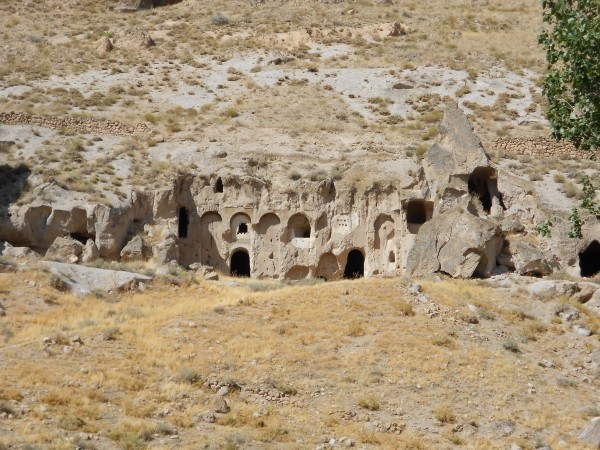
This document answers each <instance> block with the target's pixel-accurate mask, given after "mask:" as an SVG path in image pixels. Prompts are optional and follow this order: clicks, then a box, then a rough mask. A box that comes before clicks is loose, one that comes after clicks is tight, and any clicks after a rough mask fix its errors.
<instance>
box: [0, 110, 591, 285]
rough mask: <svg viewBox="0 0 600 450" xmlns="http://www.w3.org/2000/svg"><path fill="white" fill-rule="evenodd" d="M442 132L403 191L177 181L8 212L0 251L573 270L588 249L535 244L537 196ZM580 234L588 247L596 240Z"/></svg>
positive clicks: (373, 266)
mask: <svg viewBox="0 0 600 450" xmlns="http://www.w3.org/2000/svg"><path fill="white" fill-rule="evenodd" d="M440 131H441V139H440V140H439V143H437V144H435V145H434V146H433V147H432V148H431V149H430V150H429V151H428V152H427V153H426V154H425V156H424V158H423V162H422V170H421V173H420V174H415V176H414V180H406V182H404V181H403V182H402V183H401V185H403V186H410V188H409V189H399V188H396V187H393V186H391V185H388V186H375V187H371V188H369V189H366V190H364V191H362V192H359V191H357V190H356V188H354V187H353V186H349V185H347V184H345V183H344V181H343V180H341V181H339V182H334V181H333V180H331V179H328V180H324V181H320V182H308V181H304V180H302V179H301V180H298V181H296V182H294V183H293V184H292V185H290V186H278V187H277V186H272V185H271V183H270V181H269V180H264V179H259V178H256V177H252V176H233V175H228V174H226V173H217V174H214V175H213V176H211V177H206V176H195V175H194V174H187V175H180V176H178V178H176V179H174V180H173V181H172V184H171V185H170V186H168V187H166V188H165V189H163V190H160V191H156V192H142V191H134V192H132V193H131V195H130V197H129V199H128V200H127V201H125V202H123V203H121V204H118V205H110V206H107V205H94V204H88V203H82V204H75V205H68V206H66V205H61V204H60V202H53V203H45V202H43V201H39V200H37V201H34V203H32V204H29V205H26V206H20V207H19V206H16V205H14V204H11V205H7V206H6V207H5V208H4V209H3V211H2V212H1V214H0V240H2V241H7V242H8V243H10V244H11V245H12V246H20V247H30V248H32V249H34V250H35V251H37V252H39V253H40V254H47V256H48V257H52V258H58V259H62V260H69V261H71V262H89V261H90V260H92V259H94V258H95V257H102V258H105V259H110V260H117V259H123V260H126V261H131V260H134V259H141V258H154V260H155V262H156V264H157V265H158V266H164V265H168V264H171V263H173V264H180V265H182V266H185V267H189V266H192V267H195V266H197V265H198V264H200V265H203V266H211V267H214V268H215V269H217V270H218V271H220V272H222V273H227V274H230V273H231V274H234V275H248V276H252V277H256V278H286V279H292V280H297V279H303V278H315V277H320V278H324V279H327V280H333V279H338V278H341V277H354V276H362V275H364V276H397V275H403V274H408V275H411V276H423V275H427V274H430V273H435V272H444V273H447V274H449V275H451V276H455V277H472V276H480V277H487V276H490V275H492V274H495V273H503V272H507V271H517V272H519V273H522V274H533V275H545V274H547V273H549V272H550V271H551V270H553V269H557V268H567V269H569V270H571V271H573V272H577V271H578V270H579V268H578V263H579V260H580V257H579V256H578V255H579V253H584V252H585V251H586V248H587V247H589V245H590V243H591V242H592V241H591V240H590V241H589V242H580V241H578V242H575V241H572V242H569V241H568V240H564V239H559V238H557V239H555V240H550V241H541V240H540V238H539V237H538V234H537V232H536V231H535V227H534V225H535V224H536V223H537V222H539V220H540V218H541V217H544V215H545V212H544V211H543V209H541V208H540V206H539V205H537V203H536V200H535V196H534V194H533V193H532V192H531V191H530V190H528V186H527V185H526V183H524V182H522V180H521V181H519V180H518V179H517V180H515V179H514V177H511V176H510V175H509V174H504V173H499V172H498V171H497V169H496V168H495V167H494V166H493V164H491V163H490V161H489V159H488V157H487V155H486V154H485V152H484V150H483V147H482V145H481V142H480V141H479V139H478V138H477V136H475V135H474V134H473V132H472V127H471V125H470V123H469V122H468V120H467V119H466V117H465V116H464V115H463V113H462V112H461V111H460V110H459V109H458V107H450V108H448V110H447V111H446V113H445V115H444V118H443V120H442V122H441V124H440ZM589 227H591V228H589V229H588V230H587V232H586V236H594V235H595V236H599V235H600V233H599V232H598V231H599V230H598V226H597V224H592V225H589ZM75 243H76V244H75ZM593 248H595V247H593V245H592V249H593ZM584 259H585V256H584ZM588 259H589V258H588ZM591 260H593V257H591Z"/></svg>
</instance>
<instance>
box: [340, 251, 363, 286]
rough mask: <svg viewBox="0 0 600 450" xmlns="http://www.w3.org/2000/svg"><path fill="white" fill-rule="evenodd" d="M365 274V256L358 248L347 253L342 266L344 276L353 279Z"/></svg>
mask: <svg viewBox="0 0 600 450" xmlns="http://www.w3.org/2000/svg"><path fill="white" fill-rule="evenodd" d="M364 275H365V257H364V256H363V254H362V252H361V251H360V250H358V249H354V250H352V251H351V252H350V253H348V259H347V260H346V267H345V268H344V278H346V279H350V280H353V279H355V278H362V277H363V276H364Z"/></svg>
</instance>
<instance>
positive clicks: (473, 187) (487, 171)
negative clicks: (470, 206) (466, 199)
mask: <svg viewBox="0 0 600 450" xmlns="http://www.w3.org/2000/svg"><path fill="white" fill-rule="evenodd" d="M495 180H496V171H495V170H494V169H492V168H491V167H478V168H476V169H475V170H474V171H473V173H472V174H471V176H470V177H469V182H468V186H469V194H471V195H476V196H477V197H478V198H479V201H480V202H481V206H483V209H484V211H485V212H486V213H488V214H489V213H490V210H491V209H492V195H491V193H490V189H489V183H492V182H494V181H495Z"/></svg>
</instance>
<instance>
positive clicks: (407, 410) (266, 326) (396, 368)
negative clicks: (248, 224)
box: [0, 271, 600, 449]
mask: <svg viewBox="0 0 600 450" xmlns="http://www.w3.org/2000/svg"><path fill="white" fill-rule="evenodd" d="M176 280H177V279H173V278H172V279H171V283H167V282H160V281H159V282H157V283H156V284H155V285H154V286H150V287H147V288H146V290H145V291H144V292H137V293H136V292H132V293H125V294H114V295H112V294H111V295H108V296H91V297H86V298H77V297H73V296H71V295H70V294H63V293H61V292H59V291H56V290H55V289H54V288H52V287H50V281H51V280H50V276H49V275H48V274H46V273H44V272H39V271H36V272H30V271H27V272H24V273H22V274H20V275H19V276H16V275H14V274H10V273H5V274H0V293H1V296H2V305H3V307H4V308H5V311H6V316H5V317H2V318H0V327H1V329H2V335H3V337H4V338H3V340H4V342H3V344H2V346H1V347H0V355H1V358H2V362H3V363H2V365H1V366H0V376H1V377H2V379H3V380H4V382H3V383H2V387H1V388H0V401H1V402H2V405H3V408H4V409H5V410H7V411H9V413H10V414H12V418H3V419H0V445H10V444H29V445H32V446H34V447H32V448H65V449H67V448H72V447H73V442H76V440H77V439H81V438H82V437H83V438H84V440H83V441H81V445H85V446H87V447H85V446H84V447H83V448H103V449H104V448H130V449H136V448H140V449H141V448H146V447H147V448H198V447H201V446H202V445H204V444H207V445H208V447H207V448H298V449H300V448H314V447H315V446H316V445H318V444H320V443H323V442H327V441H329V440H330V439H332V438H337V439H340V438H341V437H350V438H351V439H352V440H353V441H354V442H355V443H356V445H358V446H359V447H363V446H366V447H367V448H368V447H383V448H412V449H429V448H455V447H457V446H458V447H464V446H466V447H465V448H477V449H488V448H489V449H492V448H508V447H509V446H510V445H511V444H512V443H517V444H518V445H520V446H522V448H531V449H533V448H535V447H536V445H539V444H540V443H548V444H550V445H551V446H552V448H553V449H567V448H569V449H572V448H583V447H580V446H578V445H579V444H577V441H576V437H577V435H578V433H579V432H580V430H581V429H582V427H584V426H585V424H586V423H587V421H588V417H589V415H590V414H591V415H593V414H595V413H594V411H598V408H600V404H598V403H597V398H598V381H597V379H595V378H594V377H593V376H591V375H590V372H589V364H588V357H587V355H588V354H589V352H590V351H591V350H592V349H593V348H595V347H597V339H596V338H595V337H591V338H584V337H582V336H578V335H576V334H575V333H574V332H573V331H572V329H571V327H572V323H568V322H565V323H563V321H562V320H561V318H560V317H559V316H558V313H559V312H560V311H563V310H565V308H569V307H571V308H578V310H579V313H580V319H579V323H581V324H582V325H585V326H587V327H589V328H590V329H592V330H600V320H599V319H598V317H597V316H594V315H593V314H591V313H588V312H587V311H586V309H585V307H584V306H580V305H569V304H565V303H564V300H562V299H558V300H557V299H550V298H548V299H541V300H535V299H532V298H529V297H528V295H527V294H526V292H525V291H524V290H522V289H521V290H519V289H516V288H515V289H513V291H515V292H514V295H512V296H510V295H506V294H505V293H503V292H501V291H500V290H498V289H493V288H490V287H487V286H486V285H485V283H477V282H473V281H450V280H448V281H424V282H422V284H423V287H424V291H425V294H426V297H425V298H423V297H421V298H420V299H419V298H418V297H414V296H412V295H409V294H407V290H406V289H405V287H404V285H403V283H402V282H401V281H400V280H367V281H354V282H348V281H346V282H336V283H321V284H315V285H306V284H305V285H294V286H286V285H282V284H279V283H276V282H253V281H248V282H242V283H241V284H240V285H239V286H228V285H227V284H223V283H210V284H209V283H206V282H195V281H193V279H191V278H189V277H184V278H179V280H180V281H179V283H178V284H179V285H177V284H173V282H174V281H176ZM469 305H471V306H469ZM467 312H468V314H467ZM73 336H79V337H80V338H81V340H82V341H83V345H80V344H77V343H72V342H71V339H72V337H73ZM44 337H48V338H50V339H51V340H52V342H53V343H52V344H49V345H44V344H43V339H44ZM65 346H68V350H66V352H65V350H64V348H65ZM219 381H220V382H221V384H226V385H228V386H229V387H230V393H229V394H227V395H226V396H225V399H226V401H227V402H228V403H229V406H230V407H231V411H230V412H228V413H226V414H215V416H216V417H215V420H216V421H215V422H214V423H207V422H206V421H205V420H206V412H207V410H211V409H212V408H214V401H215V398H216V397H217V394H216V388H214V389H211V388H210V387H209V384H210V383H214V382H219ZM259 387H260V388H261V389H264V390H265V392H269V393H268V395H269V396H271V397H269V398H271V400H269V399H268V398H267V397H266V396H264V395H259V394H257V393H255V392H256V389H257V388H259ZM276 397H280V398H281V400H276ZM387 427H392V428H391V429H392V430H393V431H394V432H392V433H390V432H387V431H386V430H385V428H387ZM507 427H508V431H506V429H507ZM511 428H514V429H512V430H511ZM88 436H91V438H92V439H91V440H89V441H88V440H85V439H87V437H88Z"/></svg>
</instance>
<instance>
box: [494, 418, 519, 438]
mask: <svg viewBox="0 0 600 450" xmlns="http://www.w3.org/2000/svg"><path fill="white" fill-rule="evenodd" d="M491 428H492V431H493V432H494V434H496V435H497V436H499V437H507V436H510V435H511V434H513V433H514V432H515V429H516V427H515V423H514V422H513V421H512V420H500V421H498V422H494V423H493V424H492V427H491Z"/></svg>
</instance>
